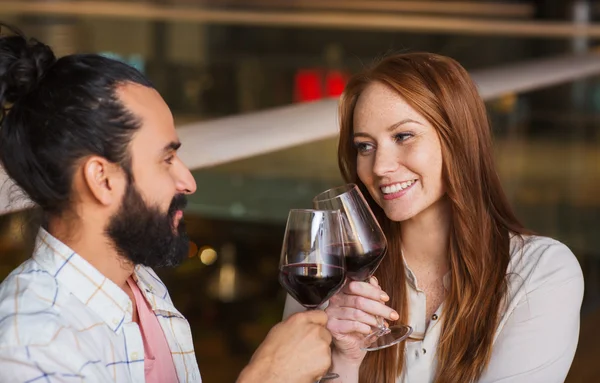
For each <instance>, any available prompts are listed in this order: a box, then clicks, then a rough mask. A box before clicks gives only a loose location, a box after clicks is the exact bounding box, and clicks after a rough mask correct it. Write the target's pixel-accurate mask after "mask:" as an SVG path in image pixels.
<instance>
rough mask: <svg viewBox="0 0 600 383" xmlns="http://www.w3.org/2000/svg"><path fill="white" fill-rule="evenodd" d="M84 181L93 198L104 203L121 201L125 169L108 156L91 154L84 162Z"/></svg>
mask: <svg viewBox="0 0 600 383" xmlns="http://www.w3.org/2000/svg"><path fill="white" fill-rule="evenodd" d="M82 170H83V181H84V184H85V185H86V186H87V188H88V190H89V191H90V193H91V195H92V196H93V198H95V199H96V201H97V202H98V203H100V204H102V205H107V206H108V205H112V204H114V203H120V201H121V197H122V195H123V191H124V190H125V184H126V180H125V174H124V171H123V169H122V168H121V167H120V166H119V165H117V164H114V163H112V162H110V161H108V160H107V159H106V158H103V157H100V156H91V157H89V158H87V159H86V161H85V162H84V164H83V169H82Z"/></svg>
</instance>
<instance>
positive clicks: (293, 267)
mask: <svg viewBox="0 0 600 383" xmlns="http://www.w3.org/2000/svg"><path fill="white" fill-rule="evenodd" d="M340 217H341V214H340V212H339V211H323V210H321V211H319V210H310V209H293V210H290V213H289V216H288V221H287V225H286V228H285V235H284V237H283V246H282V249H281V259H280V261H279V282H280V283H281V285H282V286H283V287H284V288H285V289H286V291H287V292H288V293H289V294H290V295H291V296H292V297H293V298H294V299H295V300H296V301H298V303H300V304H301V305H302V306H304V307H305V308H306V309H308V310H315V309H317V308H318V307H319V306H320V305H322V304H323V303H324V302H326V301H327V300H328V299H329V298H331V297H332V296H333V295H334V294H335V293H337V292H338V291H339V290H340V289H341V288H342V287H343V286H344V281H345V280H346V269H345V267H344V266H345V265H344V263H345V257H344V246H343V235H342V227H341V218H340ZM337 377H338V375H337V374H334V373H328V374H327V375H325V376H323V377H322V378H321V379H320V381H322V380H327V379H335V378H337Z"/></svg>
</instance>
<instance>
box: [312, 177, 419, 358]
mask: <svg viewBox="0 0 600 383" xmlns="http://www.w3.org/2000/svg"><path fill="white" fill-rule="evenodd" d="M313 205H314V207H315V208H316V209H324V210H339V211H340V212H341V214H342V216H341V220H342V226H343V234H344V241H343V242H344V245H345V247H346V250H345V251H344V253H345V258H346V275H347V277H348V279H351V280H354V281H366V280H368V279H369V278H370V277H371V276H372V275H373V273H375V270H377V267H379V264H380V263H381V261H382V260H383V257H384V255H385V252H386V250H387V240H386V238H385V235H384V234H383V230H381V227H380V226H379V223H378V222H377V219H376V218H375V215H374V214H373V212H372V211H371V209H370V208H369V205H368V203H367V201H366V200H365V198H364V196H363V195H362V193H361V192H360V189H359V188H358V186H356V185H355V184H347V185H343V186H339V187H336V188H333V189H329V190H326V191H324V192H323V193H321V194H319V195H317V196H316V197H315V198H314V199H313ZM412 331H413V330H412V328H411V327H410V326H406V325H395V326H391V327H388V326H387V325H386V323H385V321H384V320H383V318H381V317H377V328H376V329H375V330H374V331H373V332H371V334H369V335H367V336H366V337H365V339H364V341H363V345H362V347H361V349H363V350H367V351H373V350H380V349H382V348H386V347H390V346H393V345H395V344H396V343H399V342H401V341H403V340H404V339H406V338H407V337H408V336H409V335H410V334H411V333H412Z"/></svg>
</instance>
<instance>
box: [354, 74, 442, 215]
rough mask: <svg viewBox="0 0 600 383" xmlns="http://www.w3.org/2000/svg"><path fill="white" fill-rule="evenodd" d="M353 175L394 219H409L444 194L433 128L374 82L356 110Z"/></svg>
mask: <svg viewBox="0 0 600 383" xmlns="http://www.w3.org/2000/svg"><path fill="white" fill-rule="evenodd" d="M353 140H354V146H355V147H356V149H357V152H358V154H357V173H358V177H359V178H360V180H361V181H362V183H363V184H364V185H365V186H366V187H367V190H368V191H369V193H370V194H371V196H372V197H373V199H374V200H375V202H377V204H378V205H379V206H381V208H382V209H383V211H384V212H385V214H386V216H387V217H388V218H389V219H391V220H392V221H397V222H402V221H406V220H409V219H412V218H414V217H416V216H418V215H419V214H421V213H422V212H424V211H426V210H428V209H429V208H430V207H432V206H434V205H435V204H436V202H438V201H439V200H440V199H441V198H442V196H444V194H445V189H444V185H443V182H442V149H441V145H440V139H439V136H438V134H437V131H436V130H435V128H434V127H433V126H432V125H431V124H430V123H429V122H428V121H427V120H426V119H425V118H424V117H423V116H421V115H420V114H419V113H417V112H416V111H415V110H414V109H413V108H412V107H411V106H410V105H409V104H408V103H407V102H406V101H405V100H404V99H403V98H402V97H401V96H400V95H399V94H398V93H397V92H396V91H394V90H393V89H391V88H389V87H388V86H386V85H384V84H382V83H379V82H373V83H371V84H370V85H369V86H367V88H366V89H365V90H364V91H363V92H362V93H361V95H360V96H359V98H358V100H357V103H356V107H355V109H354V136H353Z"/></svg>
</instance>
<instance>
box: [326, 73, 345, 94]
mask: <svg viewBox="0 0 600 383" xmlns="http://www.w3.org/2000/svg"><path fill="white" fill-rule="evenodd" d="M346 79H347V76H346V74H345V73H344V72H342V71H337V70H332V71H329V72H327V79H326V80H325V93H326V94H327V96H329V97H339V96H341V95H342V93H343V92H344V88H345V87H346Z"/></svg>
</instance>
